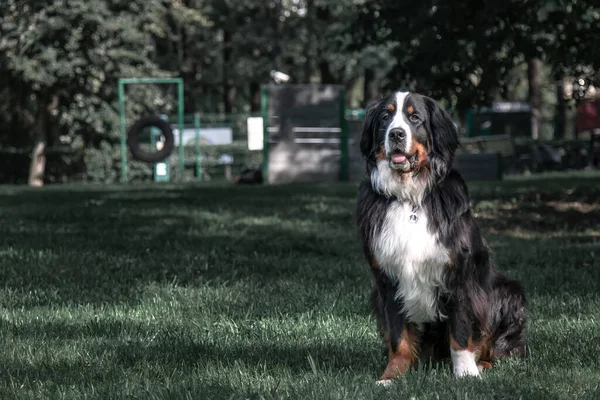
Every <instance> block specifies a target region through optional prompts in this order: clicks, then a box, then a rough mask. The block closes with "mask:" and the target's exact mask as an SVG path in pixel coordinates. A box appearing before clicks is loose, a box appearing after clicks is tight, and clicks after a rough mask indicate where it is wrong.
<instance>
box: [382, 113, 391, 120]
mask: <svg viewBox="0 0 600 400" xmlns="http://www.w3.org/2000/svg"><path fill="white" fill-rule="evenodd" d="M381 119H382V120H384V121H387V120H388V119H390V114H383V115H382V116H381Z"/></svg>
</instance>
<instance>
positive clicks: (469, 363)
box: [451, 350, 481, 377]
mask: <svg viewBox="0 0 600 400" xmlns="http://www.w3.org/2000/svg"><path fill="white" fill-rule="evenodd" d="M451 353H452V366H453V367H454V375H455V376H457V377H464V376H478V377H481V375H480V371H479V367H478V366H477V363H476V362H475V354H474V353H472V352H470V351H468V350H460V351H454V350H452V351H451Z"/></svg>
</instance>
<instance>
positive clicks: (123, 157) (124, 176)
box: [119, 79, 127, 182]
mask: <svg viewBox="0 0 600 400" xmlns="http://www.w3.org/2000/svg"><path fill="white" fill-rule="evenodd" d="M119 116H120V119H121V181H122V182H127V144H126V143H125V142H126V137H125V135H126V133H125V84H124V82H123V80H122V79H119Z"/></svg>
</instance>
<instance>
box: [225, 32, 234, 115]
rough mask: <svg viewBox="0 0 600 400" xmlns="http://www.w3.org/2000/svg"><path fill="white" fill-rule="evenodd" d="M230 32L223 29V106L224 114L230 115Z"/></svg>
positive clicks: (231, 107) (232, 96)
mask: <svg viewBox="0 0 600 400" xmlns="http://www.w3.org/2000/svg"><path fill="white" fill-rule="evenodd" d="M230 63H231V31H229V29H227V28H225V29H224V31H223V105H224V107H225V114H231V112H232V111H233V102H232V100H233V99H235V88H233V87H232V85H231V81H230V78H229V70H230V69H231V64H230Z"/></svg>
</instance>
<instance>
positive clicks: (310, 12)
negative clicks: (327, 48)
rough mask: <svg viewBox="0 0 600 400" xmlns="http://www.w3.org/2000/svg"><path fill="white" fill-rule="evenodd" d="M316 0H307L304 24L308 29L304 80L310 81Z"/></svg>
mask: <svg viewBox="0 0 600 400" xmlns="http://www.w3.org/2000/svg"><path fill="white" fill-rule="evenodd" d="M314 15H315V13H314V0H307V1H306V15H305V16H304V24H305V29H306V42H305V43H304V82H305V83H310V79H311V77H312V55H313V43H314V42H316V38H315V37H314V27H313V22H314V21H313V18H314Z"/></svg>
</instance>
